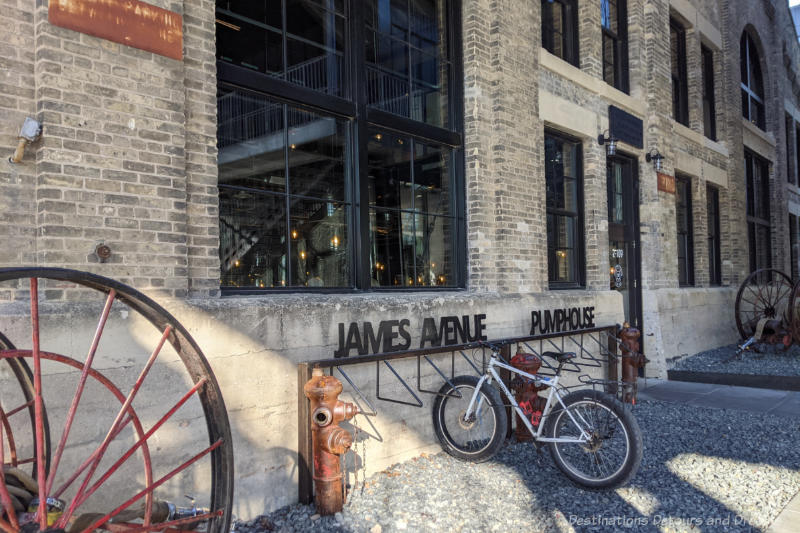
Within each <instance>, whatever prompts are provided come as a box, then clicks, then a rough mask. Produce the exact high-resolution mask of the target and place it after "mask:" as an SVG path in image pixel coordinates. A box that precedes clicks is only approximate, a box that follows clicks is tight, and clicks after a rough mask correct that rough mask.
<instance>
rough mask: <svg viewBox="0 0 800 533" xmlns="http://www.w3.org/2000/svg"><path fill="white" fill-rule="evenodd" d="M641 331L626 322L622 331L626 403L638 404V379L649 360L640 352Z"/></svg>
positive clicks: (623, 396)
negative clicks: (641, 369)
mask: <svg viewBox="0 0 800 533" xmlns="http://www.w3.org/2000/svg"><path fill="white" fill-rule="evenodd" d="M641 335H642V334H641V332H640V331H639V330H638V329H636V328H632V327H631V326H630V324H628V323H625V324H624V325H623V327H622V331H620V334H619V337H620V339H621V340H622V342H621V343H620V348H621V351H622V382H623V383H624V386H623V394H622V401H624V402H625V403H631V404H636V392H637V386H636V380H637V378H638V377H639V369H640V368H644V364H645V363H646V362H647V358H645V356H644V354H643V353H641V352H639V337H641Z"/></svg>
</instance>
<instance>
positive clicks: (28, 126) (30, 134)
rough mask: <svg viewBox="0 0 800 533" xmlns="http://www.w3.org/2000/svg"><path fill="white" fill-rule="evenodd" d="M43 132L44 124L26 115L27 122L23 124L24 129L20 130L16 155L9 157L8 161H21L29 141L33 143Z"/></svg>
mask: <svg viewBox="0 0 800 533" xmlns="http://www.w3.org/2000/svg"><path fill="white" fill-rule="evenodd" d="M41 134H42V124H41V123H40V122H39V121H37V120H34V119H32V118H31V117H26V118H25V122H24V123H23V124H22V129H21V130H20V132H19V144H17V149H16V150H14V155H13V156H11V157H9V158H8V161H9V162H10V163H21V162H22V157H23V156H24V155H25V147H26V146H27V145H28V143H32V142H33V141H35V140H36V139H38V138H39V135H41Z"/></svg>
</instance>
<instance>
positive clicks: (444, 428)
mask: <svg viewBox="0 0 800 533" xmlns="http://www.w3.org/2000/svg"><path fill="white" fill-rule="evenodd" d="M451 381H452V384H453V386H450V384H449V383H445V384H444V385H442V388H441V389H439V395H438V396H437V397H436V401H435V402H434V403H433V428H434V430H435V431H436V437H437V438H438V439H439V442H440V443H441V445H442V448H443V449H444V451H446V452H447V453H449V454H450V455H452V456H453V457H457V458H459V459H462V460H465V461H471V462H474V463H480V462H482V461H486V460H488V459H489V458H491V457H492V456H493V455H494V454H495V453H497V451H498V450H499V449H500V446H501V445H502V444H503V440H504V439H505V436H506V428H507V427H508V418H507V417H506V412H505V409H504V408H503V401H502V400H501V399H500V393H498V392H497V390H496V389H495V388H494V387H492V386H491V385H489V384H487V383H484V384H483V386H482V387H481V390H480V392H479V393H478V399H477V400H476V402H475V407H474V409H475V412H473V413H472V415H471V416H470V417H469V419H467V418H465V414H466V412H467V407H468V406H469V402H470V400H471V399H472V395H473V393H474V392H475V389H476V388H477V387H478V381H479V379H478V378H477V377H475V376H458V377H456V378H453V379H452V380H451Z"/></svg>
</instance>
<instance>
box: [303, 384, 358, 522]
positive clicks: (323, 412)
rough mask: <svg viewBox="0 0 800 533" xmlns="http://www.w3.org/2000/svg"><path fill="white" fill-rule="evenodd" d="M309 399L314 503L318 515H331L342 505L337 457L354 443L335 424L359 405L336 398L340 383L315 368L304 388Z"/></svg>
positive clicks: (339, 392) (342, 491) (347, 433)
mask: <svg viewBox="0 0 800 533" xmlns="http://www.w3.org/2000/svg"><path fill="white" fill-rule="evenodd" d="M303 392H304V393H305V395H306V397H307V398H308V399H309V400H310V402H311V440H312V444H313V447H314V504H315V505H316V507H317V511H318V512H319V514H321V515H332V514H335V513H337V512H339V511H341V510H342V507H343V506H344V486H343V483H342V465H341V461H340V456H341V455H343V454H345V453H347V450H349V449H350V446H352V445H353V436H352V435H350V433H349V432H348V431H347V430H345V429H343V428H340V427H339V426H338V424H339V422H342V421H344V420H350V419H351V418H353V417H354V416H356V415H357V414H358V407H356V406H355V405H354V404H352V403H345V402H341V401H339V394H341V392H342V383H341V382H340V381H339V380H338V379H336V378H335V377H333V376H326V375H325V374H324V373H323V372H322V369H321V368H315V369H314V370H313V371H312V373H311V379H310V380H309V381H308V383H306V384H305V386H304V387H303Z"/></svg>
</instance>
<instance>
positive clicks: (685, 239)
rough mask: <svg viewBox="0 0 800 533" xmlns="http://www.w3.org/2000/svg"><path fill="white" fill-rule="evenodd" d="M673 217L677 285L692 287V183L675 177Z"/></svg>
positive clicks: (686, 178) (680, 177) (687, 179)
mask: <svg viewBox="0 0 800 533" xmlns="http://www.w3.org/2000/svg"><path fill="white" fill-rule="evenodd" d="M675 192H676V196H675V216H676V222H677V228H678V285H680V286H681V287H688V286H692V285H694V239H693V238H692V182H691V180H690V179H689V178H688V177H684V176H675Z"/></svg>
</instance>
